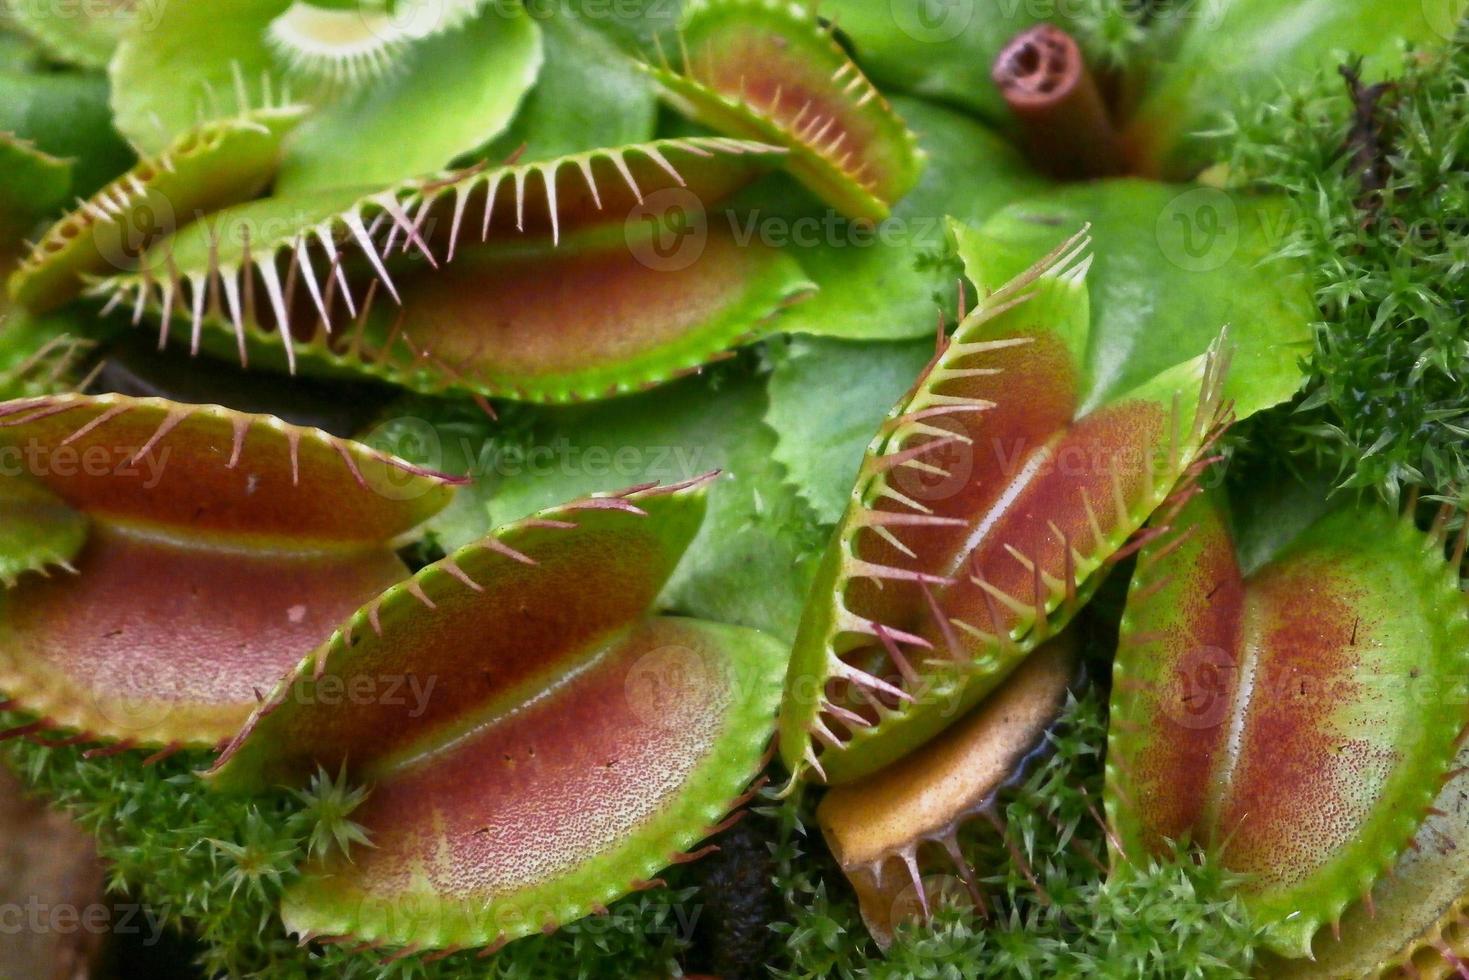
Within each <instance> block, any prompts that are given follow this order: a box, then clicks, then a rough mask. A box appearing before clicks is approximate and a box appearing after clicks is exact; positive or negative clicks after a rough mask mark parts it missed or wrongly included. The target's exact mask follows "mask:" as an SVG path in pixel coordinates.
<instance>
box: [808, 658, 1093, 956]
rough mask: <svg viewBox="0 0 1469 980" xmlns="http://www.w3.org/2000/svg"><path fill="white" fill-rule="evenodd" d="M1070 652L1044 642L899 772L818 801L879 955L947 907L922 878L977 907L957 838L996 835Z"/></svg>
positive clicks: (1058, 693) (1061, 696)
mask: <svg viewBox="0 0 1469 980" xmlns="http://www.w3.org/2000/svg"><path fill="white" fill-rule="evenodd" d="M1076 647H1077V638H1076V635H1075V633H1074V632H1070V631H1068V632H1066V633H1062V634H1061V635H1060V636H1058V637H1056V638H1055V639H1053V640H1050V641H1049V642H1047V643H1046V644H1045V645H1043V646H1042V647H1041V648H1040V649H1039V650H1037V651H1036V652H1035V654H1034V655H1032V656H1031V657H1030V658H1029V659H1027V660H1026V662H1025V663H1024V664H1022V665H1021V666H1020V668H1019V669H1018V670H1016V671H1015V673H1013V674H1011V675H1010V676H1009V677H1008V678H1006V680H1005V682H1004V683H1003V684H1001V685H1000V687H999V688H997V689H996V690H995V692H994V693H993V694H991V695H990V696H989V697H988V698H986V699H985V700H984V702H983V703H981V704H980V705H979V706H978V707H976V708H975V709H974V710H973V711H971V712H969V714H968V715H966V716H965V717H963V718H962V719H960V720H958V721H957V722H955V724H954V725H953V726H951V727H950V728H949V729H948V730H947V731H945V732H944V733H943V734H942V735H940V736H939V737H937V738H935V739H934V740H933V741H932V742H929V743H928V744H927V745H925V746H924V747H923V748H921V749H919V750H918V751H917V752H915V753H914V754H913V755H912V756H910V757H909V758H907V759H905V760H904V761H903V763H902V764H901V765H896V766H889V767H888V768H886V769H884V770H882V771H881V772H877V773H873V774H872V775H871V776H868V777H866V778H865V779H861V780H859V781H857V782H855V783H848V784H846V785H844V786H836V787H833V788H832V789H831V790H830V791H829V792H827V794H826V796H825V797H824V798H823V799H822V801H821V805H820V806H819V807H818V808H817V810H816V819H817V821H818V823H820V825H821V832H822V834H823V835H824V836H825V838H826V842H827V845H828V846H829V847H830V848H831V851H832V854H833V855H834V856H835V857H836V859H837V861H838V862H839V863H840V864H841V866H842V870H843V871H844V872H846V875H847V879H848V880H849V881H851V883H852V887H853V889H854V890H855V891H856V892H857V899H858V901H859V903H860V906H861V910H862V920H863V921H864V922H865V923H866V924H867V929H868V931H869V932H871V933H872V936H873V938H874V939H876V940H877V942H878V944H879V945H881V946H883V947H884V948H886V947H888V946H890V945H891V944H892V941H893V932H894V930H895V929H896V928H897V927H898V925H899V924H901V923H902V922H904V921H906V920H907V919H908V918H909V917H910V916H912V914H914V913H918V914H920V915H922V916H924V917H926V916H927V915H928V914H929V912H930V911H931V903H932V902H934V901H938V900H942V899H943V898H944V897H945V896H943V895H931V894H930V893H929V892H930V889H931V888H932V886H933V885H934V884H935V883H937V882H941V881H946V877H942V876H941V877H935V876H934V875H933V874H931V873H930V872H933V871H934V869H935V868H941V869H943V870H945V871H953V872H956V873H957V874H958V876H959V879H960V881H961V882H962V883H963V885H964V887H965V890H966V891H967V892H968V895H967V896H966V897H967V898H968V900H969V901H971V902H973V903H974V904H975V905H977V906H979V907H981V908H983V907H984V905H985V900H984V898H983V895H982V893H981V892H980V886H979V882H978V878H977V876H976V873H975V869H974V868H973V867H972V866H971V865H970V863H969V860H968V859H967V858H966V857H965V856H964V851H963V849H962V845H961V843H960V834H961V832H962V831H963V830H964V828H965V827H966V826H967V825H968V824H970V823H971V822H973V821H976V820H981V819H983V820H987V821H989V822H990V823H991V824H992V825H993V826H995V827H996V828H997V829H999V830H1000V832H1001V833H1003V827H1002V825H1001V822H1000V816H999V813H998V812H997V810H998V807H997V805H996V804H997V803H998V801H999V794H1000V792H1001V791H1002V790H1004V789H1005V788H1006V787H1009V786H1013V785H1015V784H1016V783H1018V782H1019V781H1021V780H1023V779H1024V778H1025V777H1026V775H1027V773H1028V771H1029V769H1030V768H1031V766H1032V764H1033V763H1036V762H1038V761H1039V760H1040V759H1042V758H1043V757H1044V756H1045V755H1046V753H1047V749H1048V747H1049V745H1048V742H1047V738H1046V736H1047V733H1048V732H1049V731H1050V730H1051V728H1052V727H1053V726H1054V725H1055V724H1056V721H1057V719H1058V718H1059V717H1060V715H1061V713H1062V710H1063V709H1064V708H1065V706H1066V697H1067V692H1068V691H1069V690H1070V689H1071V686H1072V685H1073V683H1074V682H1075V681H1076V679H1077V676H1078V671H1077V658H1076ZM1021 860H1023V859H1021Z"/></svg>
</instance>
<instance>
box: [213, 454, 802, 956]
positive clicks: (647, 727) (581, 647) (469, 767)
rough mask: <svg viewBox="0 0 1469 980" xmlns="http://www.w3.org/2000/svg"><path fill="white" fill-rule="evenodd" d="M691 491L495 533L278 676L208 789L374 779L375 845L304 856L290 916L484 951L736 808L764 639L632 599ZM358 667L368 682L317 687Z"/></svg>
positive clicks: (598, 499)
mask: <svg viewBox="0 0 1469 980" xmlns="http://www.w3.org/2000/svg"><path fill="white" fill-rule="evenodd" d="M707 482H708V478H707V477H705V478H700V479H699V480H696V481H694V482H693V483H691V484H683V485H677V486H670V487H664V488H647V487H643V488H637V489H634V490H631V491H625V492H623V493H620V494H614V495H603V496H595V497H591V498H587V499H584V500H580V501H576V502H573V503H570V504H566V505H564V506H561V507H558V508H554V509H551V510H547V511H542V512H540V513H539V514H537V515H536V516H534V517H531V518H527V519H526V520H523V521H520V522H518V523H515V524H511V525H508V526H506V527H502V528H500V529H499V530H497V531H495V532H494V533H493V534H491V535H490V536H489V537H487V538H484V539H483V540H482V541H479V542H477V543H475V544H472V545H469V546H468V547H466V548H463V549H461V550H459V551H457V552H455V553H454V554H453V555H451V556H450V557H448V558H446V559H444V560H443V561H441V562H439V563H437V564H435V565H431V566H429V567H428V568H425V569H424V570H423V571H421V572H420V573H419V574H417V575H416V576H414V577H413V579H412V580H410V581H408V582H406V583H404V584H402V585H399V586H396V587H394V588H392V589H390V590H388V591H387V592H386V593H384V594H383V595H382V596H381V597H379V598H378V599H375V600H373V601H372V602H370V603H369V604H368V605H367V606H365V607H364V608H363V609H362V610H361V611H360V612H358V613H357V614H356V615H354V616H353V617H352V618H351V619H350V620H348V621H347V623H346V625H344V626H343V627H342V628H341V629H340V630H339V631H338V632H337V633H336V635H335V636H333V637H332V639H331V640H330V641H329V642H328V643H326V644H325V645H323V646H322V647H321V648H320V649H318V650H317V651H316V652H315V653H313V654H312V655H311V656H310V657H308V658H307V659H306V660H305V661H304V662H303V663H302V664H301V665H300V667H299V668H298V669H297V671H296V673H295V675H294V676H292V677H290V678H288V679H287V680H286V681H285V682H284V683H283V684H282V685H281V686H280V687H279V688H278V689H277V690H276V692H275V693H274V694H273V695H272V696H271V697H270V698H269V700H268V701H267V702H266V703H265V704H264V705H263V706H262V708H261V709H260V711H259V712H258V713H257V714H256V716H255V717H254V718H253V719H252V720H251V722H250V723H249V724H248V725H247V726H246V728H245V730H244V731H243V732H242V733H241V735H240V737H239V738H238V739H236V740H235V742H234V743H233V744H232V745H231V746H230V748H229V749H228V750H227V752H226V753H225V755H224V757H223V759H222V760H221V762H220V765H219V767H218V768H217V769H216V770H215V772H214V776H213V778H214V781H215V783H216V784H217V786H218V787H219V788H221V789H223V790H227V791H228V790H245V791H252V790H253V791H259V790H264V789H267V788H269V787H272V786H275V785H279V784H286V785H304V784H305V782H306V781H307V780H308V779H309V778H310V777H311V776H312V774H313V773H315V772H317V771H318V767H321V766H325V767H327V769H328V770H330V771H336V770H337V769H338V768H339V767H341V766H343V765H345V766H346V768H347V773H348V777H349V778H350V779H352V780H353V781H355V782H358V783H362V784H367V785H370V786H371V787H372V793H371V795H370V796H369V797H368V799H367V801H366V802H365V803H364V804H362V806H360V807H359V808H357V809H356V810H355V811H354V812H353V814H352V819H353V821H354V822H356V823H357V824H359V825H360V826H361V827H362V828H363V829H364V831H365V832H366V833H367V834H368V836H369V837H370V839H371V841H372V845H373V846H372V848H371V849H359V850H354V851H353V853H352V855H351V857H350V858H346V857H341V856H335V857H329V858H325V859H316V860H312V861H311V862H309V863H308V864H307V865H306V866H305V868H304V869H303V872H302V877H301V879H300V880H299V881H298V882H297V883H296V884H295V885H293V886H291V887H290V888H289V889H288V891H287V892H286V895H285V898H284V904H283V909H282V914H283V917H284V919H285V923H286V925H287V927H288V928H290V929H291V930H293V931H295V932H297V933H300V934H302V935H303V936H306V937H315V938H320V939H326V938H335V939H341V940H343V941H352V942H360V943H364V944H367V945H368V946H372V947H379V948H383V947H388V948H394V949H396V950H398V951H399V952H400V953H403V954H405V955H406V954H411V953H414V952H418V951H428V950H438V951H444V950H459V949H467V948H476V947H488V948H490V949H495V948H498V947H499V945H501V944H503V943H505V942H508V941H510V940H513V939H516V938H518V937H520V936H525V935H529V934H532V933H536V932H541V931H550V930H552V929H554V928H556V927H557V926H559V925H561V924H564V923H567V922H570V921H573V920H575V919H578V918H581V917H582V916H585V915H588V914H590V913H593V912H600V911H603V910H605V909H606V907H607V905H608V904H609V903H611V902H612V901H613V900H614V899H616V898H618V897H620V896H622V895H624V894H626V893H628V892H629V891H632V890H634V889H637V888H640V887H646V886H647V885H648V884H649V882H650V880H651V879H652V878H653V876H654V875H656V874H657V873H658V871H659V870H660V869H662V868H664V867H667V866H668V865H669V864H671V863H674V862H677V861H682V860H687V859H688V855H687V854H686V852H687V850H688V849H689V848H690V847H692V846H693V845H695V844H696V843H697V842H698V841H699V840H700V839H702V838H703V837H705V836H706V835H707V834H709V833H710V832H711V831H712V830H713V829H714V828H716V827H717V826H718V825H719V824H720V823H721V822H722V821H723V820H724V819H725V818H726V816H727V815H728V814H729V813H730V811H731V810H732V809H733V808H735V807H737V806H739V805H740V803H741V801H742V800H743V798H744V797H745V796H746V791H747V787H748V785H749V783H750V781H751V780H752V779H754V778H755V777H756V775H757V774H758V773H759V771H760V769H761V766H762V759H763V757H764V754H765V752H766V748H767V745H768V743H769V741H770V737H771V735H772V733H773V731H774V718H775V710H776V703H777V701H778V700H779V697H780V677H781V672H782V670H783V669H784V665H785V654H786V651H785V648H784V645H783V644H781V643H779V642H777V641H775V640H773V639H771V638H770V637H768V636H766V635H765V634H762V633H759V632H756V631H754V630H750V629H746V628H743V627H735V626H727V625H722V624H716V623H712V622H706V621H702V620H695V619H682V618H673V617H667V616H659V615H656V614H653V613H652V612H651V607H652V605H653V603H654V600H655V599H656V597H657V595H658V593H659V591H660V589H661V588H662V587H663V584H664V582H666V581H667V579H668V576H669V575H670V574H671V573H672V572H673V569H674V566H675V565H676V564H677V563H678V560H679V557H680V556H681V555H682V553H683V551H684V549H685V548H686V547H687V546H688V544H689V542H690V541H691V540H692V538H693V536H694V534H695V533H696V532H697V531H698V528H699V524H700V522H701V520H702V518H703V514H704V500H705V488H706V485H707ZM364 678H371V679H374V681H373V683H375V684H377V685H379V686H378V687H377V688H376V694H377V695H378V696H376V697H361V698H352V699H346V700H344V699H341V698H336V699H328V698H327V697H325V692H327V691H328V690H333V691H340V690H351V689H352V685H353V684H354V683H361V682H362V681H363V679H364ZM388 682H396V683H397V684H398V685H399V687H397V688H395V690H397V691H399V692H400V693H399V696H397V697H388V696H387V693H386V691H385V689H384V688H383V687H382V686H381V685H382V684H385V683H388ZM403 692H409V693H403ZM411 692H417V694H418V697H416V698H415V697H414V696H411ZM329 702H330V703H329Z"/></svg>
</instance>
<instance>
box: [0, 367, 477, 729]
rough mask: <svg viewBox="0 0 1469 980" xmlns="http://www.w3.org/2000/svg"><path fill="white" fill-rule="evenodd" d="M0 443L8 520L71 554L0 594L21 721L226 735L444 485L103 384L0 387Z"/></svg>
mask: <svg viewBox="0 0 1469 980" xmlns="http://www.w3.org/2000/svg"><path fill="white" fill-rule="evenodd" d="M0 454H3V459H4V461H5V463H6V468H5V470H4V472H3V473H0V485H3V486H4V487H5V490H4V503H5V506H6V508H7V513H6V520H5V521H4V522H3V526H4V527H6V528H7V532H6V533H7V535H8V534H11V533H13V532H11V531H10V530H9V529H10V528H11V527H12V524H13V519H14V520H19V521H26V520H29V519H30V518H32V517H41V518H43V519H44V521H45V524H44V525H37V526H38V528H41V527H44V528H45V534H46V537H47V543H50V544H51V545H52V546H53V548H54V549H55V550H56V552H57V553H58V554H59V555H60V557H59V558H58V559H56V560H57V561H58V562H65V561H67V560H68V559H69V560H70V564H71V570H73V571H74V574H72V575H60V576H57V575H53V576H51V577H50V578H41V577H39V576H26V577H24V578H23V579H22V580H21V581H20V582H19V583H18V584H17V585H16V586H15V587H14V588H11V589H9V590H7V591H5V592H0V691H3V692H4V693H5V694H6V696H8V697H9V698H10V700H11V702H12V703H13V704H14V706H16V707H18V708H21V709H24V710H26V711H29V712H31V713H33V714H36V715H38V716H40V718H41V719H42V722H41V723H40V724H39V725H38V729H41V730H47V729H53V728H67V729H72V730H74V731H75V732H76V733H77V734H76V738H77V739H78V740H117V741H120V742H122V743H124V744H130V745H131V744H138V745H162V746H168V745H173V744H182V745H195V746H213V745H216V744H218V743H220V742H222V741H224V740H225V739H227V738H229V737H230V736H231V735H233V734H234V733H235V732H236V731H238V730H239V726H240V725H241V724H242V723H243V722H244V720H245V719H246V718H248V717H249V715H250V712H251V711H252V710H253V709H254V708H255V707H256V705H257V704H258V698H259V696H260V695H261V694H262V693H263V692H265V691H268V690H269V689H270V688H271V687H273V686H274V685H275V683H276V682H277V681H278V680H279V679H280V678H281V676H283V675H284V674H285V673H286V672H287V671H288V670H290V668H291V667H292V666H294V665H295V664H296V663H297V662H299V661H300V658H301V656H302V653H303V651H309V650H311V649H312V648H314V647H315V646H316V645H317V644H319V643H320V642H321V641H322V638H323V637H326V636H328V635H330V631H331V630H332V629H333V628H334V627H335V626H336V625H337V624H339V623H340V622H341V621H342V620H343V619H344V618H345V617H346V616H347V615H349V614H350V613H351V612H352V611H353V610H355V609H356V608H358V607H359V606H360V605H361V604H362V602H363V601H365V600H366V599H367V598H369V597H371V596H373V595H375V594H377V593H378V592H380V591H381V590H382V589H383V588H385V587H386V586H388V585H390V584H392V583H394V582H397V581H400V580H401V579H402V578H404V577H406V575H407V570H406V569H405V568H404V567H403V564H402V562H400V561H399V559H398V557H397V555H396V554H395V553H394V551H393V542H394V541H395V540H396V539H397V538H399V537H401V536H402V535H404V534H406V533H407V532H409V531H411V530H413V529H414V528H415V527H417V526H418V525H419V524H421V523H423V522H424V521H425V520H426V519H427V518H428V517H430V516H431V515H432V514H434V513H435V512H437V511H438V510H439V509H441V508H442V507H443V506H444V505H445V504H447V503H448V500H449V498H450V495H451V494H452V492H453V487H452V485H451V482H452V481H450V480H448V478H445V477H440V476H438V475H436V474H432V473H429V472H427V471H423V470H418V469H415V468H413V467H410V466H408V465H407V464H405V463H403V462H401V461H399V460H395V459H392V458H390V457H386V456H383V455H381V454H378V453H376V452H374V451H372V450H369V449H368V448H366V447H365V446H361V445H358V444H356V443H352V442H347V441H345V440H341V439H337V438H335V437H332V436H328V435H326V434H325V433H322V432H318V431H316V430H310V429H301V428H297V427H294V426H289V425H286V424H285V423H282V422H280V421H278V420H276V419H272V418H268V417H264V416H251V415H244V414H241V413H237V412H232V411H230V410H227V409H223V408H215V407H207V406H195V405H181V404H176V403H172V402H166V401H162V400H158V399H133V398H127V397H124V396H120V395H105V396H96V397H91V396H84V395H58V396H53V397H46V398H32V399H24V400H20V401H11V402H6V403H4V404H0ZM12 515H14V518H13V516H12ZM82 522H85V523H86V525H89V530H88V531H87V532H86V535H85V543H84V544H82V545H81V546H80V547H79V548H78V547H77V544H78V541H77V527H78V525H79V524H81V523H82Z"/></svg>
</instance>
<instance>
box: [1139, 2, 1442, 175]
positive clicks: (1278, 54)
mask: <svg viewBox="0 0 1469 980" xmlns="http://www.w3.org/2000/svg"><path fill="white" fill-rule="evenodd" d="M1466 7H1469V4H1466V3H1465V0H1423V2H1421V3H1407V4H1385V3H1381V2H1380V0H1294V2H1291V3H1281V2H1280V0H1218V2H1213V3H1205V4H1195V5H1193V8H1194V10H1193V12H1192V14H1191V15H1190V16H1186V17H1183V18H1182V19H1183V20H1184V22H1185V24H1186V28H1185V29H1184V31H1183V32H1182V38H1181V41H1180V43H1179V46H1178V49H1177V51H1176V52H1175V53H1173V54H1172V56H1171V57H1169V58H1168V59H1166V60H1165V61H1164V62H1163V63H1162V64H1161V65H1159V66H1157V67H1156V68H1155V69H1154V76H1153V80H1152V82H1151V84H1150V86H1149V91H1148V94H1147V96H1146V97H1145V98H1144V100H1143V102H1142V104H1141V105H1140V106H1139V107H1138V110H1137V112H1136V113H1135V115H1134V116H1133V118H1132V121H1131V122H1130V124H1129V127H1128V130H1127V133H1126V139H1127V140H1128V142H1129V143H1130V144H1131V146H1130V148H1129V149H1130V152H1131V153H1132V155H1133V157H1134V161H1135V163H1136V165H1137V166H1138V167H1139V168H1140V170H1141V172H1145V173H1150V174H1158V175H1162V176H1164V177H1169V178H1172V179H1186V178H1188V177H1191V176H1193V175H1194V174H1195V173H1197V172H1198V170H1200V169H1201V168H1202V167H1203V166H1205V165H1207V164H1208V163H1209V162H1211V161H1210V158H1211V156H1212V155H1213V154H1212V153H1211V152H1210V151H1211V150H1212V149H1214V146H1211V143H1210V140H1209V139H1208V138H1207V137H1206V138H1202V139H1201V138H1199V136H1198V134H1199V133H1201V132H1205V131H1208V130H1217V129H1218V127H1219V126H1220V124H1221V123H1223V122H1224V117H1225V113H1226V112H1227V111H1228V110H1229V109H1231V108H1232V107H1233V106H1234V105H1235V104H1236V103H1237V102H1239V101H1240V100H1241V99H1242V98H1251V99H1256V98H1261V97H1267V98H1268V97H1269V96H1270V95H1271V94H1272V93H1273V92H1274V90H1275V88H1276V87H1277V82H1276V80H1277V79H1280V78H1287V79H1289V78H1292V77H1295V78H1305V77H1309V76H1310V75H1311V74H1313V73H1314V72H1316V71H1318V70H1319V69H1321V68H1330V67H1334V66H1335V65H1336V64H1339V63H1341V62H1342V61H1343V60H1345V59H1346V58H1348V57H1350V56H1352V55H1359V56H1367V57H1369V58H1370V59H1372V60H1371V63H1370V64H1369V66H1368V70H1369V73H1372V74H1376V73H1378V72H1380V71H1381V70H1382V69H1383V68H1384V67H1389V66H1391V65H1392V64H1393V63H1394V62H1395V61H1396V54H1397V52H1398V50H1399V49H1400V48H1401V46H1402V45H1404V44H1405V43H1410V44H1414V45H1420V46H1426V47H1433V46H1442V45H1443V44H1444V43H1445V42H1447V41H1449V40H1450V39H1451V38H1452V37H1453V36H1454V32H1455V28H1456V27H1457V25H1458V22H1459V17H1460V16H1461V15H1462V13H1463V12H1464V10H1465V9H1466Z"/></svg>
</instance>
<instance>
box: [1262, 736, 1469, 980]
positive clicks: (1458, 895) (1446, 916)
mask: <svg viewBox="0 0 1469 980" xmlns="http://www.w3.org/2000/svg"><path fill="white" fill-rule="evenodd" d="M1450 776H1451V778H1450V779H1449V780H1448V781H1447V782H1445V783H1444V785H1443V789H1442V790H1440V791H1439V794H1438V798H1437V799H1436V800H1434V802H1433V808H1432V810H1430V811H1429V814H1428V818H1427V819H1426V820H1424V821H1423V825H1422V826H1421V827H1420V828H1419V830H1418V833H1417V834H1416V835H1415V836H1414V838H1413V840H1412V843H1411V844H1410V845H1409V846H1408V848H1407V849H1406V850H1404V851H1403V853H1402V855H1401V856H1400V857H1399V858H1398V861H1397V863H1396V864H1395V865H1394V866H1393V868H1392V871H1391V872H1390V873H1389V874H1387V875H1385V876H1384V877H1382V878H1381V879H1379V880H1378V882H1377V883H1376V884H1375V885H1374V886H1373V887H1372V892H1371V901H1370V902H1362V903H1360V904H1357V905H1353V906H1352V907H1351V908H1348V909H1347V910H1346V911H1345V912H1344V913H1342V917H1341V924H1340V929H1339V930H1337V929H1335V928H1333V929H1332V930H1325V929H1323V930H1321V931H1320V932H1318V933H1317V934H1316V938H1315V941H1314V942H1313V943H1312V944H1311V958H1310V959H1293V960H1287V959H1283V958H1279V957H1272V958H1269V959H1267V960H1266V962H1265V964H1264V967H1265V968H1264V969H1263V970H1262V971H1261V972H1262V974H1263V975H1265V976H1268V977H1273V978H1279V980H1330V978H1335V977H1345V976H1353V977H1374V978H1382V980H1389V978H1390V980H1398V978H1400V977H1414V976H1416V977H1424V978H1428V977H1433V978H1435V980H1446V978H1448V977H1453V976H1462V975H1463V971H1464V968H1465V965H1466V964H1469V942H1466V937H1469V899H1466V896H1469V862H1466V861H1465V859H1464V850H1463V847H1464V841H1466V840H1469V750H1465V749H1461V750H1460V751H1459V754H1458V756H1457V757H1456V758H1455V759H1454V768H1453V770H1452V771H1451V773H1450Z"/></svg>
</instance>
